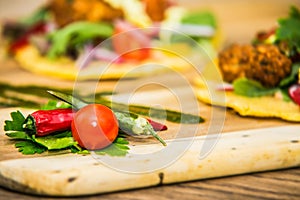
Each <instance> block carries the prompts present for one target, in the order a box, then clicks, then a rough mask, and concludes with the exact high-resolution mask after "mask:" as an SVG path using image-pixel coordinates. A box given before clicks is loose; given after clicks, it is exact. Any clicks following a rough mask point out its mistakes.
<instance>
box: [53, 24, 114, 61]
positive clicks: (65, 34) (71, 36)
mask: <svg viewBox="0 0 300 200" xmlns="http://www.w3.org/2000/svg"><path fill="white" fill-rule="evenodd" d="M112 33H113V28H112V26H111V25H109V24H106V23H95V22H88V21H78V22H73V23H71V24H69V25H68V26H66V27H64V28H62V29H59V30H57V31H55V32H54V33H52V34H51V35H50V41H51V47H50V49H49V51H48V53H47V56H48V57H49V58H50V59H55V58H57V57H59V56H61V55H64V54H65V53H66V52H67V49H68V48H70V47H74V46H80V45H83V44H84V43H86V42H88V41H90V40H92V39H95V38H96V37H103V38H108V37H110V36H111V35H112Z"/></svg>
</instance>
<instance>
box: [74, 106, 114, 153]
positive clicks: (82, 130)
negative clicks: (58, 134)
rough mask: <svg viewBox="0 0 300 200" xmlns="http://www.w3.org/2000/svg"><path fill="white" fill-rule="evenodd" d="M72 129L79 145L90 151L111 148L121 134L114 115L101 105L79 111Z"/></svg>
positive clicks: (86, 107)
mask: <svg viewBox="0 0 300 200" xmlns="http://www.w3.org/2000/svg"><path fill="white" fill-rule="evenodd" d="M71 129H72V135H73V137H74V139H75V140H76V141H77V142H78V144H79V145H80V146H81V147H84V148H86V149H88V150H97V149H103V148H105V147H107V146H109V145H110V144H111V143H112V142H113V141H114V140H115V139H116V137H117V136H118V133H119V125H118V121H117V118H116V117H115V115H114V113H113V112H112V110H111V109H109V108H108V107H106V106H103V105H100V104H89V105H87V106H85V107H83V108H82V109H80V110H79V111H77V113H76V114H75V116H74V119H73V121H72V125H71Z"/></svg>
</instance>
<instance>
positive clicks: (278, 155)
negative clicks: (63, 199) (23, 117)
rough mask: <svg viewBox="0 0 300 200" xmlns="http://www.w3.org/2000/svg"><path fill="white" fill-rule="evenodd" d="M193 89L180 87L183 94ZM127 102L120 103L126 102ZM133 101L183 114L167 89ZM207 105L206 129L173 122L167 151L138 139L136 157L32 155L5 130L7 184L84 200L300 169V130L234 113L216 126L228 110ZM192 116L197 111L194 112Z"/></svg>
mask: <svg viewBox="0 0 300 200" xmlns="http://www.w3.org/2000/svg"><path fill="white" fill-rule="evenodd" d="M186 91H187V90H186V88H180V89H178V92H179V93H182V94H185V93H186ZM126 96H127V95H126V94H122V95H118V96H117V97H116V98H115V99H116V100H118V101H122V99H126V98H125V97H126ZM157 97H159V98H157ZM183 98H184V99H181V101H184V102H189V101H192V99H193V96H191V95H188V94H185V95H183ZM131 102H132V103H142V104H146V105H154V104H156V105H160V106H163V107H164V106H165V107H167V108H172V109H179V107H178V104H176V101H175V100H174V97H173V96H172V95H170V94H169V93H167V92H166V91H164V90H146V91H141V92H137V93H136V94H135V95H134V97H132V99H131ZM199 107H200V108H201V112H200V115H201V116H202V117H204V118H205V119H206V121H205V122H204V123H202V124H199V125H179V124H174V123H167V125H168V127H169V130H168V131H165V132H161V133H159V134H160V135H161V137H163V138H164V139H166V140H167V143H168V146H167V147H162V146H161V145H160V144H158V143H156V141H155V140H152V139H143V140H141V141H139V140H137V139H135V140H131V146H130V154H129V155H128V156H127V157H124V158H116V157H105V156H102V157H99V156H96V155H95V154H93V153H92V154H91V155H77V154H62V153H47V154H42V155H36V156H35V155H33V156H24V155H21V154H20V153H19V152H17V150H16V149H15V148H14V144H13V142H12V141H10V140H9V139H8V138H7V137H6V136H5V135H4V132H3V130H1V132H0V184H1V186H4V187H7V188H10V189H13V190H17V191H21V192H26V193H31V194H42V195H51V196H77V195H87V194H96V193H105V192H112V191H120V190H127V189H134V188H141V187H149V186H157V185H162V184H170V183H177V182H184V181H191V180H198V179H205V178H212V177H220V176H228V175H236V174H244V173H251V172H258V171H266V170H274V169H282V168H289V167H295V166H300V135H299V130H300V125H299V124H293V123H288V122H283V121H280V120H276V119H256V118H244V117H240V116H238V115H237V114H236V113H234V112H233V111H231V110H227V111H226V113H225V114H226V118H222V117H219V118H217V119H216V120H219V121H216V122H215V123H212V121H211V120H210V119H211V117H212V114H211V110H212V109H214V110H215V112H216V113H218V112H219V113H222V112H224V110H223V109H222V108H218V107H216V108H212V107H210V106H208V105H205V104H201V103H199ZM16 109H20V108H3V109H0V116H1V120H0V126H1V127H3V123H4V120H6V119H9V113H10V112H11V111H14V110H16ZM21 111H22V112H23V113H24V114H28V113H30V112H32V110H27V109H21ZM186 112H193V108H192V107H190V108H188V107H186ZM219 131H220V132H219ZM174 138H175V139H174Z"/></svg>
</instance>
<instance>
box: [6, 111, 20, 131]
mask: <svg viewBox="0 0 300 200" xmlns="http://www.w3.org/2000/svg"><path fill="white" fill-rule="evenodd" d="M10 116H11V118H12V120H5V125H4V130H5V131H23V123H24V121H25V117H24V116H23V114H22V113H21V112H20V111H16V112H12V113H10Z"/></svg>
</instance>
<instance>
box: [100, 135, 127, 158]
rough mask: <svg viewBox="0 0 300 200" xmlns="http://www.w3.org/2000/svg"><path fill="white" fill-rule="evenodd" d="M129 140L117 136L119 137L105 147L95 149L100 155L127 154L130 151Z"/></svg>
mask: <svg viewBox="0 0 300 200" xmlns="http://www.w3.org/2000/svg"><path fill="white" fill-rule="evenodd" d="M128 144H129V142H128V141H127V140H126V139H125V138H123V137H117V139H116V140H115V141H114V142H113V143H112V144H111V145H109V146H108V147H106V148H105V149H101V150H97V151H95V153H96V154H98V155H109V156H126V154H127V153H128V150H129V147H128Z"/></svg>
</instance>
